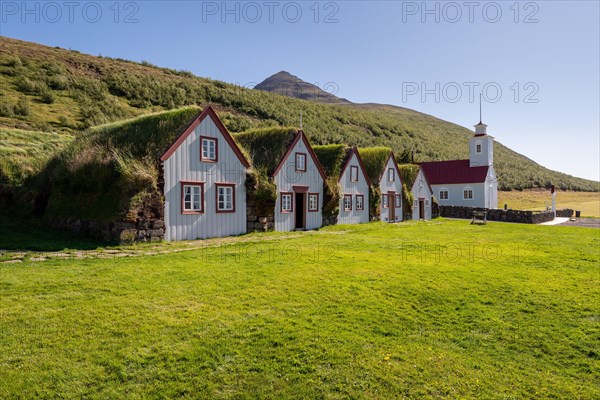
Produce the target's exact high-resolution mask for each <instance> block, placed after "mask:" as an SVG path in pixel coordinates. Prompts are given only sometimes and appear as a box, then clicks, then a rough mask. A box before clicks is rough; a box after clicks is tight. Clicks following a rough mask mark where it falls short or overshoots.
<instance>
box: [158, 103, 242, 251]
mask: <svg viewBox="0 0 600 400" xmlns="http://www.w3.org/2000/svg"><path fill="white" fill-rule="evenodd" d="M200 136H208V137H214V138H217V140H218V146H217V152H218V162H216V163H207V162H202V161H200ZM163 166H164V178H165V185H164V190H165V193H164V194H165V226H166V228H165V239H166V240H168V241H175V240H191V239H205V238H211V237H222V236H231V235H239V234H243V233H246V187H245V179H246V169H245V167H244V165H243V164H242V163H241V161H240V159H239V158H238V157H237V155H236V154H235V153H234V151H233V150H232V149H231V147H230V146H229V144H228V142H227V140H225V138H224V137H223V135H222V134H221V132H220V131H219V129H218V128H217V126H216V125H215V122H214V121H213V120H212V117H210V115H209V116H208V117H206V118H204V119H203V120H202V122H201V123H200V124H199V125H198V126H197V127H196V128H195V129H194V131H193V132H192V133H191V134H190V135H189V136H188V137H187V138H186V139H185V141H184V142H183V143H182V144H181V145H180V146H179V147H178V148H177V150H175V152H174V153H173V154H172V155H171V156H170V157H169V158H168V159H166V160H164V164H163ZM182 181H193V182H204V193H203V194H204V196H203V199H202V201H203V203H204V213H203V214H191V215H185V214H182V209H181V207H182V205H181V200H182V199H181V182H182ZM217 182H218V183H234V184H235V212H233V213H217V211H216V209H217V205H216V190H217V189H216V186H215V183H217Z"/></svg>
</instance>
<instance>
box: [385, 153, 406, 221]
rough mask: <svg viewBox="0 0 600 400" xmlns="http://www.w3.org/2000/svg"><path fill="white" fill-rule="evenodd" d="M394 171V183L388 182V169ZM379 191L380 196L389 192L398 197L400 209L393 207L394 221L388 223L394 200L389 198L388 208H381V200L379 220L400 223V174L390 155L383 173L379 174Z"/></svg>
mask: <svg viewBox="0 0 600 400" xmlns="http://www.w3.org/2000/svg"><path fill="white" fill-rule="evenodd" d="M389 168H393V169H394V171H395V172H394V175H395V176H394V178H395V179H394V181H393V182H390V181H389V180H388V169H389ZM379 189H380V190H381V196H382V197H383V196H384V195H387V194H388V193H389V192H395V193H396V194H399V195H400V207H395V210H394V212H395V219H394V220H393V221H390V208H391V207H394V199H393V198H390V199H389V200H388V207H387V208H384V207H383V200H382V201H381V202H380V203H381V205H380V209H381V214H380V217H381V220H382V221H384V222H399V221H402V182H401V181H400V173H399V172H398V166H397V165H396V160H395V158H394V156H393V155H392V154H390V157H389V158H388V160H387V163H386V164H385V168H384V169H383V173H382V174H381V179H380V181H379Z"/></svg>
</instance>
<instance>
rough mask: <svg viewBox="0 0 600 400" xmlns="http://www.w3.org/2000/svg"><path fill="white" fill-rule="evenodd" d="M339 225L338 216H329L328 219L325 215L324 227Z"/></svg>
mask: <svg viewBox="0 0 600 400" xmlns="http://www.w3.org/2000/svg"><path fill="white" fill-rule="evenodd" d="M337 223H338V214H333V215H329V216H327V217H326V216H325V215H323V226H329V225H337Z"/></svg>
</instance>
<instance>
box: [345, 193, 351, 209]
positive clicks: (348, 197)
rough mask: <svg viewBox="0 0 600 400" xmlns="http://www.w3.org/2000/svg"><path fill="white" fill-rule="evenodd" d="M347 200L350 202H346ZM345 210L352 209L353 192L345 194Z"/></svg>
mask: <svg viewBox="0 0 600 400" xmlns="http://www.w3.org/2000/svg"><path fill="white" fill-rule="evenodd" d="M347 200H348V202H349V204H348V203H346V201H347ZM344 211H352V195H351V194H345V195H344Z"/></svg>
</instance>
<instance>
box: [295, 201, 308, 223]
mask: <svg viewBox="0 0 600 400" xmlns="http://www.w3.org/2000/svg"><path fill="white" fill-rule="evenodd" d="M295 197H296V198H295V200H296V224H295V228H296V229H305V227H306V204H305V201H306V196H305V194H304V193H296V194H295Z"/></svg>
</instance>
